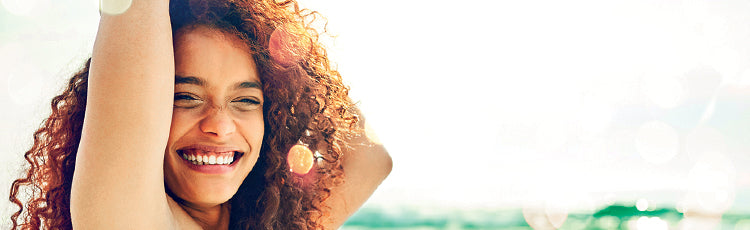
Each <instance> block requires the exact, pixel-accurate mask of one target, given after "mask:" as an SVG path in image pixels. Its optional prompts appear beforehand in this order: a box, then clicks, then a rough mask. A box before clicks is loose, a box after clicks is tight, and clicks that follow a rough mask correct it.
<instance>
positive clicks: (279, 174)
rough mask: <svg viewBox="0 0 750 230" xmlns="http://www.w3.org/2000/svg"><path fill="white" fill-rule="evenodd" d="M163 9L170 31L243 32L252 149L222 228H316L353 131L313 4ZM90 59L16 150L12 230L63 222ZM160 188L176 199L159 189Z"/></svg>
mask: <svg viewBox="0 0 750 230" xmlns="http://www.w3.org/2000/svg"><path fill="white" fill-rule="evenodd" d="M170 16H171V20H172V33H173V35H174V34H175V33H176V32H178V31H180V30H181V29H190V27H193V26H199V25H200V26H208V27H210V28H214V29H219V30H221V31H223V32H226V33H230V34H234V35H236V36H237V37H239V38H241V39H242V40H244V41H245V42H246V43H247V44H248V47H249V50H248V52H249V53H251V54H252V56H253V58H254V60H255V62H256V65H257V66H258V70H259V72H260V77H261V81H262V82H263V95H264V98H266V102H265V103H264V105H263V113H264V117H265V121H264V122H265V127H266V128H265V133H264V136H263V145H262V147H261V154H260V157H259V159H258V162H257V163H256V165H255V167H254V168H253V170H252V171H251V172H250V173H249V175H248V176H247V177H246V178H245V180H244V181H243V183H242V185H241V186H240V188H239V189H238V191H237V193H236V194H235V195H234V196H233V197H232V198H231V199H230V200H229V201H228V202H229V204H230V207H231V214H230V225H229V226H230V229H322V228H324V226H325V224H326V223H325V221H326V219H325V217H326V216H327V215H328V214H329V213H330V207H327V206H326V205H325V203H324V202H325V200H326V199H328V197H329V196H330V191H331V190H330V189H331V188H332V187H334V186H336V185H338V184H340V183H342V182H343V180H344V172H343V167H342V165H341V160H340V159H341V157H342V154H343V152H344V151H345V150H346V149H347V148H349V147H348V145H347V144H346V143H347V140H351V138H354V137H356V136H358V135H361V133H362V130H361V127H360V125H358V123H359V115H358V111H357V110H356V108H355V106H354V105H353V104H352V102H351V99H350V98H349V96H348V88H347V87H346V86H345V85H344V84H343V82H342V79H341V75H340V74H339V73H338V72H337V71H336V70H335V69H332V68H331V66H330V64H329V60H328V57H327V54H326V51H325V49H324V47H323V46H322V45H321V44H320V42H319V40H318V39H319V34H318V32H317V31H316V30H315V29H314V28H313V26H312V24H313V21H315V20H316V19H318V17H319V15H318V14H317V12H314V11H310V10H304V9H300V8H299V6H298V4H297V3H296V2H295V1H284V2H276V1H273V0H271V1H249V0H248V1H245V0H229V1H227V0H208V1H206V0H172V1H171V2H170ZM323 29H325V28H323ZM323 31H325V30H323ZM90 64H91V59H90V58H89V59H88V61H86V63H85V65H84V67H83V68H82V70H80V71H79V72H78V73H76V74H74V76H73V77H72V78H71V79H70V81H69V82H68V85H67V88H66V89H65V90H64V91H63V92H62V94H60V95H58V96H56V97H54V98H53V100H52V103H51V106H52V113H51V115H50V116H49V117H48V118H47V119H45V121H44V122H43V124H42V126H41V128H39V129H38V130H37V131H36V132H35V133H34V144H33V146H32V147H31V149H30V150H29V151H27V152H26V153H25V159H26V161H27V162H28V165H29V169H28V171H27V172H26V175H25V176H24V177H22V178H20V179H17V180H15V181H14V182H13V184H12V186H11V191H10V201H11V202H13V203H14V204H16V205H17V206H18V207H19V210H18V211H17V212H15V213H14V214H13V215H12V217H11V221H12V223H13V229H40V228H48V229H71V228H72V225H71V218H70V190H71V184H72V179H73V171H74V166H75V161H76V152H77V149H78V145H79V142H80V139H81V128H82V125H83V118H84V112H85V108H86V91H87V88H88V73H89V66H90ZM300 143H302V144H304V145H306V146H307V147H308V148H309V149H310V150H311V151H312V152H314V153H315V154H316V155H317V156H318V157H317V158H316V159H317V160H316V166H315V167H314V170H313V171H311V172H310V173H308V174H305V175H297V174H295V173H292V172H291V171H290V168H289V166H288V164H287V154H286V153H287V152H288V151H289V149H290V148H291V147H292V146H294V145H296V144H300ZM166 192H167V194H169V195H170V196H172V197H173V198H175V200H176V201H177V202H182V200H181V199H179V198H178V197H176V196H174V194H172V193H171V192H170V191H169V188H167V191H166Z"/></svg>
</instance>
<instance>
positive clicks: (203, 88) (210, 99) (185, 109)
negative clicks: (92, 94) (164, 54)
mask: <svg viewBox="0 0 750 230" xmlns="http://www.w3.org/2000/svg"><path fill="white" fill-rule="evenodd" d="M247 49H248V48H247V47H246V46H245V45H244V43H243V42H242V41H241V40H239V39H238V38H236V37H234V36H232V35H229V34H225V33H222V32H221V31H217V30H214V29H209V28H207V27H204V26H199V27H197V28H192V29H189V30H188V31H185V32H180V33H178V35H177V36H176V37H175V73H176V75H177V76H180V77H182V78H184V77H188V76H189V77H194V78H195V79H196V80H198V81H183V82H184V83H179V82H180V81H178V84H175V106H174V110H173V112H172V125H171V127H172V128H171V130H170V134H169V141H168V142H167V151H166V155H165V164H164V168H165V179H166V182H167V186H168V188H169V189H170V190H171V191H172V192H174V193H175V194H176V195H177V196H178V197H180V198H181V199H183V200H185V201H186V202H185V203H184V204H182V203H181V204H180V205H181V206H182V207H183V208H184V209H185V211H187V212H188V213H189V214H190V216H192V217H193V218H194V219H196V220H198V222H199V223H200V224H201V225H203V227H204V228H212V227H211V226H209V225H225V223H218V222H224V221H218V220H227V221H228V214H229V213H228V212H227V211H226V210H228V207H226V205H222V204H224V203H225V202H227V201H228V200H229V199H230V198H231V197H232V196H233V195H234V194H235V193H236V192H237V189H238V188H239V187H240V185H241V184H242V181H243V180H244V179H245V177H246V176H247V175H248V173H250V170H252V168H253V166H254V165H255V163H256V161H257V160H258V155H259V152H260V147H261V144H262V141H263V130H264V127H263V109H262V108H263V107H262V102H263V92H262V91H261V89H260V88H259V87H260V78H259V77H258V70H257V67H256V66H255V62H254V61H253V58H252V56H251V55H250V54H249V53H248V52H246V50H247ZM242 83H245V84H242ZM241 86H244V87H241ZM195 144H201V145H207V146H220V147H227V146H229V147H234V148H237V149H238V150H240V151H241V152H243V153H245V154H244V155H243V156H242V157H241V158H239V159H238V162H237V163H236V166H235V168H234V170H232V171H231V172H228V173H224V174H206V173H202V172H198V171H195V170H192V169H190V168H189V167H188V165H187V164H186V162H185V161H184V160H183V159H182V158H181V157H180V155H179V154H178V153H177V150H178V149H182V148H184V147H186V146H191V145H195Z"/></svg>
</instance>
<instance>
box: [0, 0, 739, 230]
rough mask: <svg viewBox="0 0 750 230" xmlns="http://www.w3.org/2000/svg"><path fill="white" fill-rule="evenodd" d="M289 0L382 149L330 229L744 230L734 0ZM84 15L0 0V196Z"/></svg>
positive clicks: (80, 39)
mask: <svg viewBox="0 0 750 230" xmlns="http://www.w3.org/2000/svg"><path fill="white" fill-rule="evenodd" d="M300 1H301V4H302V6H303V7H308V8H311V9H313V10H317V11H318V12H320V13H321V14H322V15H323V16H325V17H326V18H327V19H328V32H329V34H330V35H331V36H329V37H326V38H325V39H324V42H325V43H326V44H327V47H328V51H329V54H330V57H331V59H332V60H333V62H334V63H335V65H336V66H337V68H338V69H339V70H340V72H341V73H342V75H343V76H344V79H345V80H346V81H347V82H348V84H349V85H350V86H351V95H352V97H353V98H354V99H355V100H356V101H358V102H359V105H360V107H361V109H362V110H363V112H364V113H365V114H366V116H367V118H368V119H367V120H368V123H370V124H371V125H372V126H373V127H374V129H375V130H376V131H377V133H378V136H379V137H380V139H381V141H382V142H383V143H384V144H385V146H386V147H387V148H388V150H389V152H390V154H391V156H392V157H393V161H394V167H393V171H392V173H391V175H390V176H389V177H388V179H386V180H385V181H384V182H383V184H382V185H381V186H380V188H379V189H378V190H377V191H376V192H375V194H374V195H373V196H372V197H371V198H370V200H369V201H368V202H367V203H366V204H365V206H364V207H363V208H362V209H361V210H360V211H359V212H357V213H356V214H355V215H354V216H353V217H352V218H351V219H350V220H349V221H348V222H347V223H346V225H345V226H343V227H342V228H341V229H351V230H354V229H537V230H539V229H556V228H558V229H655V230H660V229H735V230H738V229H750V151H749V150H750V141H748V140H750V42H748V41H750V40H749V39H750V14H748V12H750V2H748V1H744V0H725V1H710V0H683V1H680V0H628V1H600V0H570V1H554V0H547V1H542V0H530V1H472V2H461V3H459V2H458V1H393V0H386V1H376V2H375V1H367V2H366V1H345V0H300ZM98 18H99V13H98V1H97V0H84V1H70V0H64V1H57V0H0V108H2V109H0V110H1V111H2V112H0V162H3V163H2V164H3V166H2V167H0V188H2V189H1V190H0V197H8V196H7V195H8V190H9V189H8V188H9V187H10V183H11V182H12V180H13V179H14V178H17V177H19V176H20V173H21V171H22V169H23V167H24V161H23V158H22V154H23V152H24V151H26V150H27V149H28V148H30V146H31V143H32V133H33V131H34V130H35V129H36V128H38V126H39V125H40V124H41V122H42V119H43V118H45V117H46V116H47V115H48V114H49V102H50V100H51V98H52V97H53V96H54V95H56V94H58V93H59V92H60V91H61V90H62V88H63V86H64V84H65V82H66V81H67V79H68V78H69V77H70V76H71V75H72V73H73V72H75V71H76V70H77V69H78V68H80V67H81V65H82V64H83V62H84V60H85V58H86V57H88V56H89V55H90V54H91V49H92V45H93V41H94V36H95V33H96V30H97V24H98ZM3 194H4V195H3ZM14 211H16V208H15V207H14V206H12V205H11V204H10V202H8V201H0V216H2V217H3V218H2V221H1V222H0V223H2V224H3V226H8V225H9V218H7V217H9V216H10V214H11V213H12V212H14ZM2 228H7V227H2Z"/></svg>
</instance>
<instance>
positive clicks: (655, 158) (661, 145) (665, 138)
mask: <svg viewBox="0 0 750 230" xmlns="http://www.w3.org/2000/svg"><path fill="white" fill-rule="evenodd" d="M635 147H636V150H637V151H638V153H639V154H640V155H641V157H642V158H643V159H644V160H646V161H647V162H649V163H652V164H663V163H666V162H668V161H670V160H671V159H672V158H674V156H675V155H677V151H678V150H679V136H678V134H677V131H675V130H674V129H673V128H672V127H671V126H669V125H668V124H666V123H664V122H662V121H650V122H647V123H645V124H643V125H641V127H640V128H639V129H638V132H637V133H636V137H635Z"/></svg>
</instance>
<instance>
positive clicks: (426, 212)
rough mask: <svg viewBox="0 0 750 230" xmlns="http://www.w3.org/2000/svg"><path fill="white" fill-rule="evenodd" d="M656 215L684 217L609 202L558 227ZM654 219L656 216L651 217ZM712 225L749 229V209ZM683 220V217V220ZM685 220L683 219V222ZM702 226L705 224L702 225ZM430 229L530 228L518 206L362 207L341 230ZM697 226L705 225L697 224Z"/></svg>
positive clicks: (626, 224)
mask: <svg viewBox="0 0 750 230" xmlns="http://www.w3.org/2000/svg"><path fill="white" fill-rule="evenodd" d="M642 217H649V218H654V217H658V219H660V220H661V221H663V222H664V223H665V224H666V227H668V228H669V229H678V228H679V227H680V224H681V221H682V220H683V219H684V218H685V217H684V215H683V214H682V213H679V212H677V210H674V209H657V210H651V211H638V209H636V207H633V206H624V205H612V206H608V207H603V208H602V209H600V210H598V211H596V212H595V213H590V214H584V213H571V214H569V215H568V217H567V219H566V220H565V222H564V223H563V224H562V226H560V228H559V229H591V230H598V229H623V230H627V229H635V228H634V226H635V224H636V223H637V222H638V220H639V218H642ZM654 219H656V218H654ZM717 220H718V221H719V222H718V223H717V224H714V225H711V226H713V227H712V228H715V229H733V230H740V229H742V230H745V229H748V230H750V213H742V214H738V213H725V214H724V215H723V216H722V217H721V219H717ZM683 222H684V221H683ZM682 224H684V223H682ZM702 226H704V227H705V225H702ZM376 229H377V230H380V229H403V230H433V229H449V230H457V229H508V230H521V229H533V228H532V227H530V226H529V224H528V223H527V222H526V220H525V219H524V216H523V213H522V211H521V210H520V209H510V210H509V209H496V210H493V209H486V208H485V209H473V210H472V209H468V210H467V209H452V208H439V209H436V208H424V207H398V208H380V207H364V208H363V209H361V210H360V211H358V212H357V213H355V214H354V215H353V216H352V217H351V218H350V219H349V221H347V222H346V223H345V224H344V226H342V227H341V230H376ZM696 229H704V228H703V227H698V228H696Z"/></svg>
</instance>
